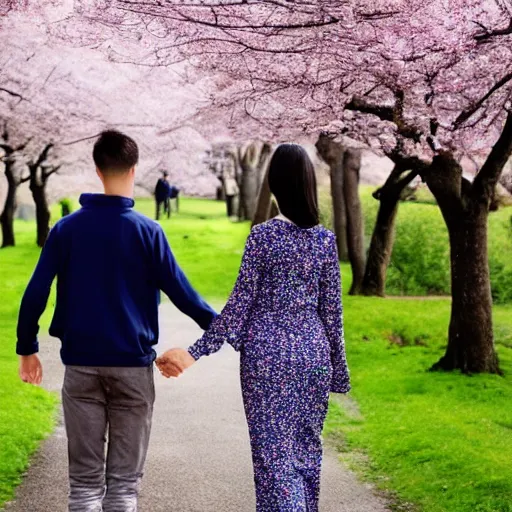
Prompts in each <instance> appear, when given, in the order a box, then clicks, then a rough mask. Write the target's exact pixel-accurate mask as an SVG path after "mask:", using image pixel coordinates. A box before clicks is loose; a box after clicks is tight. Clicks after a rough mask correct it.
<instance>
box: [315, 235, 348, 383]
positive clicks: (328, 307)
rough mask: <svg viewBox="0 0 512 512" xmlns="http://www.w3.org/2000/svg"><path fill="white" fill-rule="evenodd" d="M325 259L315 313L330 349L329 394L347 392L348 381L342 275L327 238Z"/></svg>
mask: <svg viewBox="0 0 512 512" xmlns="http://www.w3.org/2000/svg"><path fill="white" fill-rule="evenodd" d="M325 243H326V244H327V257H326V260H325V262H324V266H323V269H322V276H321V280H320V295H319V304H318V311H319V314H320V318H321V319H322V323H323V324H324V328H325V332H326V334H327V338H328V339H329V343H330V345H331V364H332V371H333V373H332V380H331V391H332V392H334V393H347V392H348V391H350V377H349V372H348V367H347V359H346V356H345V340H344V333H343V306H342V302H341V275H340V265H339V262H338V251H337V248H336V239H335V237H334V236H330V237H328V238H326V241H325Z"/></svg>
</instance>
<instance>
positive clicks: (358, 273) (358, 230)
mask: <svg viewBox="0 0 512 512" xmlns="http://www.w3.org/2000/svg"><path fill="white" fill-rule="evenodd" d="M360 168H361V152H360V151H359V150H357V149H350V148H349V149H347V150H346V151H345V153H344V155H343V171H344V186H343V197H344V199H345V205H346V216H347V249H348V258H349V261H350V266H351V267H352V286H351V288H350V291H349V295H359V294H360V293H361V287H362V284H363V277H364V270H365V264H366V255H365V250H364V218H363V209H362V207H361V200H360V199H359V171H360Z"/></svg>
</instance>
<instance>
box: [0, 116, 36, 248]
mask: <svg viewBox="0 0 512 512" xmlns="http://www.w3.org/2000/svg"><path fill="white" fill-rule="evenodd" d="M29 142H30V139H29V140H27V141H26V142H24V143H23V144H20V145H19V146H17V147H15V146H13V145H12V144H11V143H10V142H9V130H8V129H7V123H4V126H3V131H2V135H1V140H0V148H1V149H3V151H4V153H5V156H4V157H3V158H2V161H3V163H4V165H5V171H4V172H5V177H6V178H7V197H6V199H5V204H4V209H3V211H2V214H1V215H0V224H1V226H2V248H3V247H14V245H15V244H16V240H15V237H14V213H15V211H16V192H17V190H18V186H19V185H20V183H21V181H20V179H19V178H18V177H17V176H16V174H15V171H14V163H15V155H16V153H17V152H19V151H22V150H23V149H25V147H26V145H27V144H28V143H29ZM24 181H26V180H24Z"/></svg>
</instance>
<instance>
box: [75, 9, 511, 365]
mask: <svg viewBox="0 0 512 512" xmlns="http://www.w3.org/2000/svg"><path fill="white" fill-rule="evenodd" d="M78 4H79V9H77V10H75V12H74V13H72V14H71V19H72V20H73V22H74V23H77V22H78V21H79V20H80V19H82V20H84V19H85V20H87V22H88V23H89V24H90V27H95V26H96V27H98V26H99V25H98V23H99V22H101V27H102V29H101V31H100V30H97V31H96V32H95V35H94V39H95V40H102V41H103V42H104V41H106V40H111V41H114V40H116V41H117V43H116V44H118V45H119V46H118V48H122V47H123V45H125V44H126V40H127V39H129V38H132V39H133V38H134V37H135V38H138V40H139V41H140V43H141V44H143V45H145V47H146V48H150V49H151V51H148V52H147V54H146V55H145V58H144V62H145V63H146V64H148V65H166V64H170V63H172V62H176V61H178V60H180V59H187V60H188V61H189V62H192V63H194V64H195V65H197V66H201V67H202V68H204V69H207V70H208V71H214V72H217V73H223V74H226V75H228V76H229V77H231V78H232V82H231V83H230V84H227V85H226V87H225V88H224V89H223V90H221V91H220V92H219V94H218V95H217V97H216V102H217V106H219V107H224V108H229V107H231V108H232V112H233V116H236V117H237V118H238V119H240V121H243V120H244V119H247V118H251V119H253V120H255V121H256V122H257V123H259V124H260V125H261V127H262V128H261V133H264V134H265V135H266V134H267V132H268V131H272V132H273V133H275V132H280V133H288V132H289V133H293V132H295V133H298V132H303V131H306V132H314V131H315V130H317V129H318V128H319V127H320V126H326V125H327V126H329V125H331V124H332V123H333V122H337V123H338V124H337V126H338V127H339V129H340V131H342V132H344V133H346V134H348V135H350V136H351V137H354V138H356V139H357V140H360V141H364V142H366V143H368V144H369V145H370V147H372V148H374V149H375V150H376V151H379V152H381V153H383V154H386V155H388V156H390V157H391V158H392V160H393V161H394V162H395V165H396V166H398V169H399V170H400V171H401V170H403V169H405V170H407V169H410V170H412V171H414V172H416V173H418V174H419V175H420V176H421V177H422V178H423V179H424V180H425V181H426V183H427V185H428V186H429V187H430V189H431V191H432V192H433V193H434V195H435V197H436V199H437V201H438V204H439V207H440V208H441V211H442V213H443V216H444V218H445V220H446V224H447V228H448V231H449V233H450V243H451V252H452V294H453V303H452V318H451V322H450V329H449V341H448V349H447V353H446V355H445V356H444V357H443V358H442V359H441V361H439V363H438V364H437V365H436V367H438V368H442V369H448V370H449V369H455V368H458V369H462V370H463V371H466V372H478V371H489V372H497V371H499V369H498V362H497V358H496V354H495V350H494V344H493V334H492V321H491V304H492V300H491V292H490V284H489V270H488V261H487V244H486V240H487V215H488V211H489V205H490V201H491V198H492V196H493V191H494V188H495V185H496V183H497V182H498V179H499V176H500V174H501V171H502V169H503V166H504V165H505V162H506V161H507V160H508V158H509V157H510V154H511V152H512V142H511V141H512V136H511V135H512V132H511V130H512V114H511V113H510V108H511V107H510V100H511V85H512V70H511V68H510V62H512V58H511V57H512V55H511V53H512V43H511V39H510V33H511V30H510V27H511V26H512V23H511V19H512V7H511V4H510V2H508V1H506V0H499V1H498V0H496V1H491V2H483V1H476V0H469V1H468V0H434V1H432V2H423V1H418V0H411V1H407V2H406V1H404V0H394V1H392V2H380V1H375V0H373V1H371V2H370V1H368V0H363V1H359V2H352V1H349V0H347V1H339V2H326V1H316V2H309V1H307V2H306V1H296V2H285V1H279V0H278V1H258V2H255V1H251V0H247V1H233V0H226V1H196V2H186V3H183V2H178V1H166V2H151V1H150V2H148V1H144V2H143V1H137V0H130V1H125V0H113V1H111V2H109V3H108V5H105V4H101V9H99V7H100V3H98V2H96V3H94V4H91V3H88V2H78ZM92 32H94V31H92ZM116 51H117V50H116ZM482 152H486V155H487V156H486V160H485V162H484V164H483V165H482V166H481V168H480V170H479V172H478V174H477V176H476V178H475V180H474V181H473V182H472V183H470V182H469V181H467V180H466V179H465V178H463V176H462V169H461V166H460V164H459V161H460V159H461V157H462V156H463V155H472V154H476V153H478V154H482ZM397 172H398V171H397Z"/></svg>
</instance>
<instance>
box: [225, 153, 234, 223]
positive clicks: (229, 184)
mask: <svg viewBox="0 0 512 512" xmlns="http://www.w3.org/2000/svg"><path fill="white" fill-rule="evenodd" d="M221 181H222V184H223V186H224V195H225V197H226V209H227V215H228V217H230V218H231V217H233V216H234V215H235V212H234V204H235V198H236V196H237V195H238V183H237V182H236V162H235V159H234V157H233V155H231V154H230V155H228V158H227V159H226V161H225V162H223V164H222V179H221Z"/></svg>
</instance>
